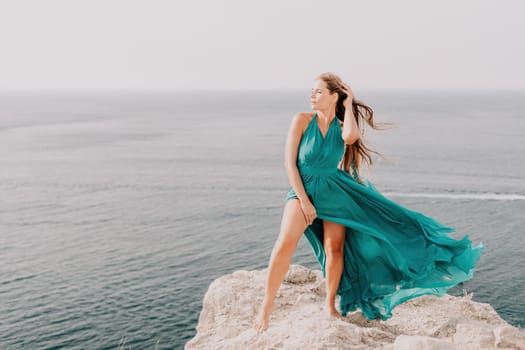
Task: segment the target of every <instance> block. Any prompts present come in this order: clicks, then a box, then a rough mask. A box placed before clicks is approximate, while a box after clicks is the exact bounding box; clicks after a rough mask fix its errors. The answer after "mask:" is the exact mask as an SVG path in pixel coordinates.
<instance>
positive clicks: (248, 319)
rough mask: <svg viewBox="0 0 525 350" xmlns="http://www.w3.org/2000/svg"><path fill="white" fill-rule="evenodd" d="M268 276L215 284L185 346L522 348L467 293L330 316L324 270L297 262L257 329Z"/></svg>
mask: <svg viewBox="0 0 525 350" xmlns="http://www.w3.org/2000/svg"><path fill="white" fill-rule="evenodd" d="M266 273H267V269H264V270H254V271H235V272H234V273H232V274H229V275H225V276H221V277H219V278H218V279H216V280H215V281H213V282H212V283H211V284H210V286H209V288H208V291H207V292H206V294H205V296H204V300H203V307H202V310H201V312H200V315H199V322H198V325H197V327H196V330H197V334H196V335H195V337H194V338H193V339H191V340H190V341H189V342H187V343H186V345H185V349H186V350H195V349H214V350H215V349H219V350H220V349H228V350H235V349H239V350H241V349H242V350H246V349H250V350H252V349H253V350H257V349H327V350H328V349H333V350H335V349H385V350H386V349H389V350H392V349H396V350H399V349H404V348H405V346H410V347H409V348H407V350H413V349H419V347H418V346H420V348H421V349H456V350H467V349H470V348H472V349H474V348H476V347H477V348H476V349H485V348H496V347H498V349H501V348H508V349H521V348H523V339H524V337H525V331H524V330H523V329H520V328H516V327H512V326H511V325H509V324H508V323H506V322H505V321H504V320H503V319H502V318H501V317H499V315H498V314H497V313H496V311H494V309H493V308H492V307H491V306H490V305H489V304H483V303H478V302H474V301H472V300H470V297H469V296H466V297H453V296H450V295H445V296H443V297H441V298H438V297H436V296H422V297H419V298H416V299H412V300H410V301H407V302H405V303H403V304H401V305H399V306H398V307H396V308H395V309H394V310H393V317H392V318H391V319H389V320H387V321H381V320H372V321H369V320H366V319H365V318H364V317H363V316H362V315H361V313H360V312H359V311H356V312H353V313H351V314H348V315H347V317H345V318H344V319H343V320H338V319H334V318H330V317H327V316H325V314H327V309H326V306H325V295H326V289H325V280H324V279H323V276H322V272H321V271H320V270H310V269H307V268H305V267H303V266H300V265H292V266H290V270H289V271H288V274H287V275H286V277H285V279H284V281H283V284H282V285H281V287H280V289H279V291H278V293H277V297H276V298H275V310H274V311H273V313H272V314H271V316H270V324H269V327H268V329H266V330H265V331H264V332H262V333H257V332H256V331H255V330H254V329H253V328H252V324H253V321H254V319H255V315H256V313H257V311H258V308H259V306H260V305H261V302H262V299H263V297H264V283H265V279H266ZM336 304H337V302H336ZM469 339H474V340H469ZM453 343H455V344H453ZM405 344H411V345H405ZM444 346H449V347H448V348H446V347H444ZM524 349H525V348H524Z"/></svg>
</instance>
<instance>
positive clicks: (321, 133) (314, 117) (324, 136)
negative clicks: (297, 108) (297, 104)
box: [312, 112, 337, 140]
mask: <svg viewBox="0 0 525 350" xmlns="http://www.w3.org/2000/svg"><path fill="white" fill-rule="evenodd" d="M335 118H337V117H334V118H333V119H332V121H331V122H330V123H329V124H328V128H327V129H326V134H324V135H323V132H322V131H321V128H320V127H319V124H318V123H317V112H316V113H315V114H314V116H313V118H312V119H315V120H314V123H315V125H316V126H317V131H319V134H320V135H321V137H322V138H323V140H325V139H326V137H327V136H328V133H329V132H330V128H331V127H332V124H333V123H334V119H335Z"/></svg>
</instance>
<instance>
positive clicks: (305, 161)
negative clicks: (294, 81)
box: [286, 114, 483, 320]
mask: <svg viewBox="0 0 525 350" xmlns="http://www.w3.org/2000/svg"><path fill="white" fill-rule="evenodd" d="M316 118H317V114H315V115H314V117H313V118H312V119H311V121H310V123H309V125H308V127H307V128H306V130H305V132H304V134H303V135H302V138H301V141H300V144H299V149H298V155H297V167H298V169H299V173H300V175H301V178H302V180H303V184H304V187H305V190H306V193H307V195H308V196H309V198H310V200H311V201H312V203H313V205H314V207H315V209H316V212H317V218H316V219H315V220H314V222H313V223H312V224H311V225H310V226H308V227H307V228H306V230H305V231H304V234H305V236H306V238H307V240H308V242H309V244H310V246H311V247H312V249H313V251H314V254H315V256H316V259H317V261H318V262H319V264H320V266H321V270H322V272H323V276H324V277H326V271H325V252H324V249H323V220H328V221H332V222H336V223H339V224H341V225H344V226H346V235H345V243H344V269H343V273H342V276H341V281H340V284H339V288H338V290H337V295H338V296H339V304H340V308H341V312H342V314H343V316H346V314H347V313H348V312H350V311H354V310H356V309H357V308H359V309H360V310H361V312H362V313H363V315H364V316H365V317H366V318H367V319H376V318H381V319H383V320H386V319H388V318H390V317H392V309H393V308H394V307H396V306H397V305H399V304H401V303H403V302H405V301H406V300H409V299H411V298H415V297H417V296H420V295H424V294H434V295H438V296H442V295H444V294H445V292H446V290H447V289H448V288H450V287H452V286H454V285H456V284H458V283H460V282H463V281H466V280H468V279H470V278H472V276H473V272H474V267H475V264H476V263H477V261H478V260H479V257H480V255H481V253H482V251H483V244H482V243H480V244H479V245H478V246H477V247H472V242H471V240H470V239H469V238H468V236H467V235H465V236H464V237H463V238H462V239H459V240H456V239H453V238H452V237H450V236H449V235H448V234H449V233H451V232H454V231H455V229H454V228H451V227H447V226H445V225H443V224H442V223H440V222H438V221H436V220H435V219H433V218H430V217H428V216H425V215H423V214H422V213H419V212H417V211H413V210H410V209H408V208H405V207H403V206H401V205H399V204H397V203H395V202H393V201H392V200H390V199H388V198H386V197H385V196H383V195H382V194H381V193H380V192H379V191H378V190H377V189H376V188H375V187H374V186H373V184H372V183H371V182H370V181H368V180H366V179H361V180H362V182H363V184H361V183H359V182H358V181H357V179H358V177H357V176H358V174H357V173H356V172H355V168H354V172H353V175H350V174H349V173H348V172H345V171H344V170H342V169H339V168H338V164H339V162H340V160H341V159H342V156H343V152H344V142H343V139H342V137H341V125H340V124H339V122H338V121H337V120H336V119H337V118H333V120H332V122H331V123H330V125H329V127H328V130H327V132H326V135H325V137H323V135H322V134H321V131H320V130H319V127H318V124H317V120H316ZM292 198H297V195H296V193H295V191H294V190H293V188H292V187H290V188H289V191H288V194H287V197H286V200H290V199H292Z"/></svg>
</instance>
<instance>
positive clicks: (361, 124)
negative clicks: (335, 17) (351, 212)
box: [317, 73, 395, 183]
mask: <svg viewBox="0 0 525 350" xmlns="http://www.w3.org/2000/svg"><path fill="white" fill-rule="evenodd" d="M317 79H321V80H323V81H324V82H325V83H326V87H327V89H328V90H329V91H330V93H334V92H336V93H337V94H338V95H339V98H338V99H337V103H336V106H335V115H336V116H337V118H338V119H339V120H340V121H341V122H342V121H344V115H345V110H346V108H345V106H344V104H343V101H344V100H345V99H346V97H347V96H348V95H347V94H346V93H345V91H344V90H343V87H344V85H343V81H342V80H341V78H339V76H338V75H337V74H334V73H323V74H320V75H319V76H318V77H317ZM352 93H353V99H352V111H353V112H354V118H355V121H356V123H357V127H358V128H359V131H360V133H361V138H359V139H358V140H357V141H356V142H354V143H353V144H351V145H345V151H344V153H343V158H342V159H341V162H340V164H339V168H341V169H343V170H344V171H346V172H348V173H349V174H350V175H352V176H353V177H354V178H355V179H356V180H357V181H358V182H359V183H363V181H362V179H361V178H360V177H359V173H360V172H361V169H362V164H363V160H364V161H366V162H367V163H368V167H369V168H370V167H371V166H372V163H373V160H372V157H371V153H375V154H377V155H379V156H380V157H381V158H383V159H385V157H384V156H383V155H382V154H381V153H379V152H377V151H375V150H373V149H371V148H369V147H367V146H366V145H365V142H364V141H365V139H364V133H365V122H366V123H367V124H368V125H370V127H371V128H373V129H376V130H384V129H386V127H387V126H395V124H393V123H387V122H380V123H378V122H374V118H373V117H374V111H373V110H372V108H370V107H369V106H367V105H366V104H364V103H363V102H362V101H360V100H358V99H356V98H355V92H353V91H352Z"/></svg>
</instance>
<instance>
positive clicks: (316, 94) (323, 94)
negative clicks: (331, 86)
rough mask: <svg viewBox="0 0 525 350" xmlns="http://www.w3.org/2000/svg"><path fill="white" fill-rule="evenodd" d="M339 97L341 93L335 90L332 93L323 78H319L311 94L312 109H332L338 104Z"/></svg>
mask: <svg viewBox="0 0 525 350" xmlns="http://www.w3.org/2000/svg"><path fill="white" fill-rule="evenodd" d="M338 97H339V95H338V94H337V93H335V92H334V93H333V94H330V91H329V90H328V89H327V88H326V83H325V82H324V81H323V80H321V79H317V80H315V83H314V86H313V88H312V93H311V94H310V105H311V106H312V109H317V110H323V109H331V108H332V107H333V105H335V104H336V102H337V98H338Z"/></svg>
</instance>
